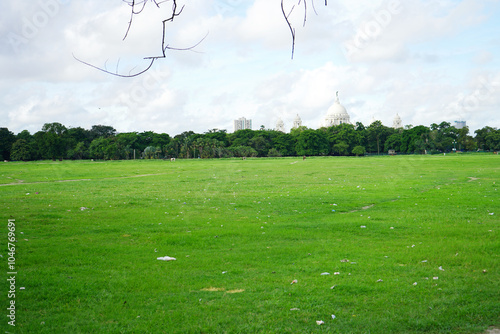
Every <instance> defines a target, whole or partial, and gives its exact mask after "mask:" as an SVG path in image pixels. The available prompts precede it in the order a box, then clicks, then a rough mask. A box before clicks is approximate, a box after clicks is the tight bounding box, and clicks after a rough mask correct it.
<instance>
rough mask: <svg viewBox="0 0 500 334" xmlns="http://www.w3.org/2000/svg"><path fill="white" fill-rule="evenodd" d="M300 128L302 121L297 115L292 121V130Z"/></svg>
mask: <svg viewBox="0 0 500 334" xmlns="http://www.w3.org/2000/svg"><path fill="white" fill-rule="evenodd" d="M301 126H302V119H300V116H299V114H297V116H296V117H295V119H294V120H293V128H294V129H297V128H299V127H301Z"/></svg>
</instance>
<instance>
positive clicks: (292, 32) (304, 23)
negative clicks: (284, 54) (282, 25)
mask: <svg viewBox="0 0 500 334" xmlns="http://www.w3.org/2000/svg"><path fill="white" fill-rule="evenodd" d="M307 1H308V0H298V2H297V6H300V5H301V4H302V2H303V5H304V19H303V23H302V26H303V27H304V26H305V25H306V21H307V9H308V7H307ZM309 1H311V4H312V8H313V11H314V13H315V14H316V15H318V13H317V12H316V8H315V7H314V0H309ZM325 6H328V0H325ZM294 9H295V5H293V6H292V9H290V12H289V13H288V15H287V14H286V12H285V6H284V0H281V11H282V13H283V17H284V18H285V21H286V24H287V25H288V27H289V28H290V33H291V35H292V59H293V55H294V53H295V28H294V27H293V25H292V23H291V22H290V15H291V14H292V12H293V11H294Z"/></svg>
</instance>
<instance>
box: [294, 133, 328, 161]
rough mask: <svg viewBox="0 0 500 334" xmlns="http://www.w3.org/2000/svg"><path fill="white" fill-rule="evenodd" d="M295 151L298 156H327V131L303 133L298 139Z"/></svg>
mask: <svg viewBox="0 0 500 334" xmlns="http://www.w3.org/2000/svg"><path fill="white" fill-rule="evenodd" d="M295 150H296V151H297V154H298V155H327V154H328V151H329V149H328V138H327V136H326V133H325V131H323V130H304V131H302V132H301V133H300V134H299V136H298V138H297V144H296V146H295Z"/></svg>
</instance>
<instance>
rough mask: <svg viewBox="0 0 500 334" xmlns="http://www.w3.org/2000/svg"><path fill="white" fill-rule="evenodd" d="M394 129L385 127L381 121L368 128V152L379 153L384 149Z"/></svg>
mask: <svg viewBox="0 0 500 334" xmlns="http://www.w3.org/2000/svg"><path fill="white" fill-rule="evenodd" d="M394 131H395V130H394V129H393V128H389V127H387V126H384V125H383V124H382V122H381V121H375V122H373V123H372V124H370V126H368V127H367V128H366V134H367V137H368V140H369V145H368V151H369V152H377V154H380V151H381V150H382V149H384V144H385V141H386V140H387V138H388V137H389V136H390V135H392V134H393V133H394Z"/></svg>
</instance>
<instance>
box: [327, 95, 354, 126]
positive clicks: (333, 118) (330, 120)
mask: <svg viewBox="0 0 500 334" xmlns="http://www.w3.org/2000/svg"><path fill="white" fill-rule="evenodd" d="M343 123H347V124H351V118H350V116H349V114H348V113H347V110H346V109H345V107H344V106H343V105H341V104H340V101H339V92H337V99H336V100H335V102H334V103H333V105H332V106H331V107H330V108H328V113H327V115H326V117H325V126H327V127H328V126H332V125H340V124H343Z"/></svg>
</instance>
